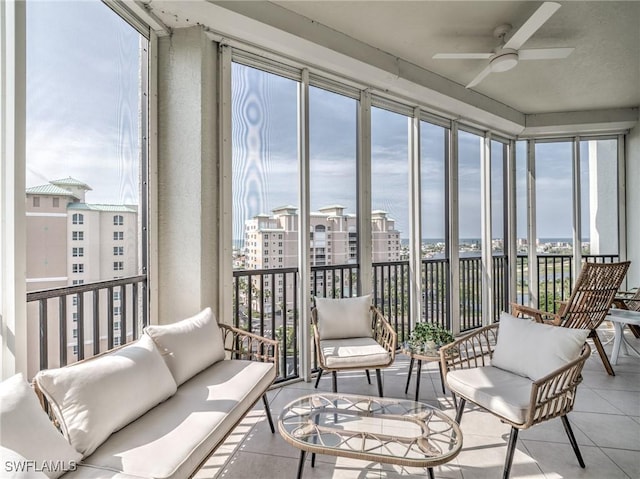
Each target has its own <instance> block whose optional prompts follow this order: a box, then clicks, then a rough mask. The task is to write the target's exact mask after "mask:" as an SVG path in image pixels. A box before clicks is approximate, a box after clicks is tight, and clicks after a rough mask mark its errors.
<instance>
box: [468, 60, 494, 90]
mask: <svg viewBox="0 0 640 479" xmlns="http://www.w3.org/2000/svg"><path fill="white" fill-rule="evenodd" d="M489 73H491V67H490V66H489V65H487V66H486V67H485V69H484V70H482V71H481V72H480V73H478V75H477V76H476V77H475V78H474V79H473V80H471V83H469V84H468V85H467V86H466V88H472V87H474V86H476V85H477V84H478V83H480V82H481V81H482V80H484V78H485V77H486V76H487V75H488V74H489Z"/></svg>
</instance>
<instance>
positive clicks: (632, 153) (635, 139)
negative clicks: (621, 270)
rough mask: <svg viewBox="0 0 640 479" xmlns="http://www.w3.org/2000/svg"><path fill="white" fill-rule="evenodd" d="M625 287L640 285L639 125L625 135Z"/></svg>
mask: <svg viewBox="0 0 640 479" xmlns="http://www.w3.org/2000/svg"><path fill="white" fill-rule="evenodd" d="M626 178H627V182H626V183H627V184H626V186H627V259H629V260H631V267H630V268H629V272H628V273H627V288H633V287H640V126H639V125H636V127H635V128H634V129H633V130H631V132H630V133H629V135H628V137H627V172H626Z"/></svg>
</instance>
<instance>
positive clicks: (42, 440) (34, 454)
mask: <svg viewBox="0 0 640 479" xmlns="http://www.w3.org/2000/svg"><path fill="white" fill-rule="evenodd" d="M0 406H1V407H0V457H1V458H2V463H1V464H0V477H24V478H26V477H29V478H35V477H49V478H52V479H55V478H57V477H60V476H61V475H62V474H63V473H64V472H65V471H66V470H72V469H75V467H76V463H77V462H79V461H80V460H81V459H82V455H81V454H79V453H78V452H77V451H76V450H75V449H74V448H73V447H71V445H70V444H69V442H67V440H66V439H65V438H64V437H63V436H62V434H60V432H59V431H58V430H57V429H56V427H55V426H54V425H53V423H52V422H51V420H50V419H49V417H48V416H47V413H45V412H44V410H43V409H42V408H41V407H40V402H39V401H38V398H37V396H36V393H35V392H34V391H33V389H32V388H31V386H29V384H28V383H27V381H26V380H25V379H24V376H23V375H22V374H16V375H15V376H12V377H10V378H9V379H7V380H5V381H3V382H2V383H0Z"/></svg>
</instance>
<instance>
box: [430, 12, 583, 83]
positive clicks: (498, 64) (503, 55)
mask: <svg viewBox="0 0 640 479" xmlns="http://www.w3.org/2000/svg"><path fill="white" fill-rule="evenodd" d="M559 8H560V4H559V3H556V2H544V3H543V4H542V5H540V7H539V8H538V9H537V10H536V11H535V12H534V14H533V15H531V16H530V17H529V19H528V20H527V21H526V22H524V24H523V25H522V26H521V27H520V28H519V29H518V30H517V31H516V32H515V33H514V34H513V35H511V37H510V38H509V40H507V42H506V43H505V37H506V36H507V34H508V33H509V32H510V31H511V25H509V24H504V25H500V26H498V27H496V29H495V30H494V31H493V35H494V36H495V37H496V38H499V39H500V46H498V47H497V48H496V49H495V50H494V51H493V52H491V53H437V54H435V55H434V56H433V58H434V59H442V60H462V59H464V60H489V64H488V65H487V66H486V67H485V68H484V70H482V71H481V72H480V73H479V74H478V75H477V76H476V77H475V78H474V79H473V80H471V83H469V84H468V85H467V88H472V87H474V86H476V85H477V84H478V83H480V82H481V81H482V80H483V79H484V78H485V77H486V76H487V75H489V74H490V73H500V72H506V71H508V70H511V69H512V68H513V67H515V66H516V65H517V64H518V61H520V60H554V59H559V58H566V57H568V56H569V55H570V54H571V52H572V51H573V50H574V49H573V48H538V49H525V50H520V47H521V46H522V45H523V44H524V43H525V42H526V41H527V40H528V39H529V38H531V36H532V35H533V34H534V33H535V32H536V31H538V29H539V28H540V27H541V26H542V25H544V23H545V22H546V21H547V20H549V18H551V16H552V15H553V14H554V13H555V12H556V11H557V10H558V9H559Z"/></svg>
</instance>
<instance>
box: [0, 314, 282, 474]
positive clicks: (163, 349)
mask: <svg viewBox="0 0 640 479" xmlns="http://www.w3.org/2000/svg"><path fill="white" fill-rule="evenodd" d="M277 347H278V346H277V342H276V341H273V340H270V339H267V338H262V337H260V336H257V335H254V334H250V333H247V332H245V331H242V330H239V329H236V328H233V327H230V326H226V325H220V326H219V325H218V324H217V322H216V321H215V319H214V318H213V314H212V312H211V310H210V309H209V308H207V309H205V310H204V311H202V312H201V313H199V314H198V315H196V316H194V317H192V318H188V319H186V320H183V321H180V322H177V323H174V324H170V325H165V326H149V327H148V328H146V329H145V334H143V335H142V337H141V338H140V339H138V340H137V341H134V342H132V343H130V344H127V345H126V346H124V347H121V348H119V349H116V350H113V351H110V352H107V353H105V354H102V355H99V356H96V357H93V358H90V359H88V360H85V361H80V362H78V363H74V364H72V365H69V366H66V367H63V368H59V369H51V370H45V371H40V372H39V373H38V374H37V375H36V377H35V378H34V389H35V392H34V391H33V390H32V388H31V387H29V385H28V384H27V383H26V381H25V380H24V379H23V378H22V377H21V376H20V375H16V376H14V377H13V378H10V379H8V380H6V381H4V382H3V383H0V405H1V414H2V416H1V417H0V427H1V428H2V430H1V431H0V457H1V458H2V462H1V463H0V477H3V478H4V477H19V478H34V479H35V478H45V477H49V478H57V477H64V479H140V478H154V479H165V478H171V479H184V478H188V477H190V476H192V475H193V474H194V473H195V472H196V471H197V470H198V469H199V467H200V466H201V464H202V463H203V462H204V461H205V460H206V459H207V458H208V457H209V456H210V455H211V454H212V452H214V451H215V450H216V448H217V447H218V446H219V445H220V444H221V443H222V442H223V441H224V439H225V438H226V437H227V435H228V434H229V433H231V431H233V429H234V428H235V426H236V425H237V424H238V423H239V422H240V421H241V420H242V418H243V417H244V416H245V415H246V414H247V413H248V412H249V411H250V410H251V409H252V407H253V406H254V404H255V403H256V402H257V401H258V400H259V399H260V398H263V402H264V406H265V410H266V412H267V419H268V421H269V424H270V426H271V430H272V432H273V431H274V429H273V422H272V418H271V414H270V411H269V404H268V402H267V399H266V394H265V393H266V391H267V389H268V388H269V387H270V386H271V385H272V383H273V381H274V380H275V378H276V376H277V357H278V352H277ZM37 398H40V400H41V401H40V403H38V400H37ZM41 405H42V406H45V407H46V408H47V409H48V410H49V415H50V416H51V418H53V422H52V421H50V420H49V417H47V415H46V414H45V412H44V410H43V409H42V408H41V407H40V406H41ZM54 425H55V426H57V427H58V429H59V431H58V430H56V427H55V426H54Z"/></svg>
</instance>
